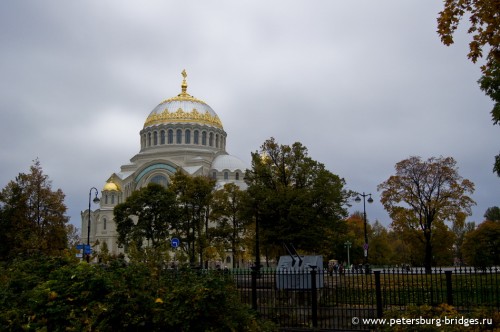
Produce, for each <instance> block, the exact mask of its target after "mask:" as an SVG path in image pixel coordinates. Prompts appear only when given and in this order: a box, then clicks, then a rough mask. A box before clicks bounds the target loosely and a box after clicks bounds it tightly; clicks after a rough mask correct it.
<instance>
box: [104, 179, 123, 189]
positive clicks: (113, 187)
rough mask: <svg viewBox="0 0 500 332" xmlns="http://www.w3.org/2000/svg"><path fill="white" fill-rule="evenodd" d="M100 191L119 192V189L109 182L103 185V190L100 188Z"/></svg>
mask: <svg viewBox="0 0 500 332" xmlns="http://www.w3.org/2000/svg"><path fill="white" fill-rule="evenodd" d="M102 191H120V188H118V186H117V185H116V183H114V182H112V181H110V182H106V184H105V185H104V188H102Z"/></svg>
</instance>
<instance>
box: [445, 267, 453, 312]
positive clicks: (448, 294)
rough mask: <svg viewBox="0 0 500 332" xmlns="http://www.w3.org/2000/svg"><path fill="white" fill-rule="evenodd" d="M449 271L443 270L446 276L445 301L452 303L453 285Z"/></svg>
mask: <svg viewBox="0 0 500 332" xmlns="http://www.w3.org/2000/svg"><path fill="white" fill-rule="evenodd" d="M451 272H452V271H444V274H445V276H446V302H447V303H448V304H449V305H453V287H452V284H451Z"/></svg>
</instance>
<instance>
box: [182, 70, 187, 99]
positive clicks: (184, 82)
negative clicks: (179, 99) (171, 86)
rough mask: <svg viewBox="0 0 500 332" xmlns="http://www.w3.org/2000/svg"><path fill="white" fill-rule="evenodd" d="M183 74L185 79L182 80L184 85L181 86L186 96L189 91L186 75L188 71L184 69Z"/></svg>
mask: <svg viewBox="0 0 500 332" xmlns="http://www.w3.org/2000/svg"><path fill="white" fill-rule="evenodd" d="M181 74H182V77H184V79H183V80H182V85H181V88H182V94H186V90H187V83H186V77H187V74H186V69H183V70H182V73H181Z"/></svg>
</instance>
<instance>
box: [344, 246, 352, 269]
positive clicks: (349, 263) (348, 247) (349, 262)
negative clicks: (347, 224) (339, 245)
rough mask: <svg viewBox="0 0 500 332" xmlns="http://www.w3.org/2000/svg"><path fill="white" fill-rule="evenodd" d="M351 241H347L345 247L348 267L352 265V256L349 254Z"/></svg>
mask: <svg viewBox="0 0 500 332" xmlns="http://www.w3.org/2000/svg"><path fill="white" fill-rule="evenodd" d="M351 244H352V243H351V241H345V243H344V247H345V248H347V266H346V268H347V269H348V268H349V265H351V257H350V256H349V249H350V248H351Z"/></svg>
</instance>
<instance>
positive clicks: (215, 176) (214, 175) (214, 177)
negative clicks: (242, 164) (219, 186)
mask: <svg viewBox="0 0 500 332" xmlns="http://www.w3.org/2000/svg"><path fill="white" fill-rule="evenodd" d="M212 179H214V180H215V179H217V172H212Z"/></svg>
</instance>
